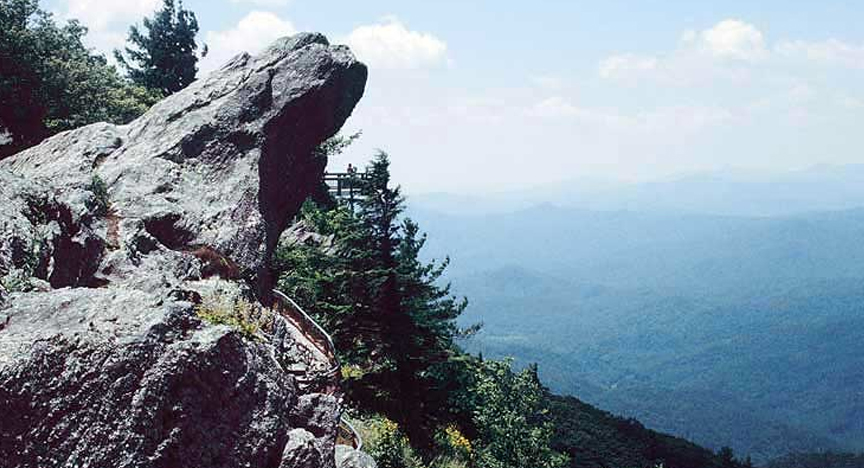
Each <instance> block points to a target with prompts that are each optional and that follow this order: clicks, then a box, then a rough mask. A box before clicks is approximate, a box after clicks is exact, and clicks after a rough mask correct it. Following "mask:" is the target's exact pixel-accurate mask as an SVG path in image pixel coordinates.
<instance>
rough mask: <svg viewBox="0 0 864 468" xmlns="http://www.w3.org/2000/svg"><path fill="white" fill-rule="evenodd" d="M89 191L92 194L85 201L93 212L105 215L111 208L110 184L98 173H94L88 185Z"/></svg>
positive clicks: (96, 214)
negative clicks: (109, 197)
mask: <svg viewBox="0 0 864 468" xmlns="http://www.w3.org/2000/svg"><path fill="white" fill-rule="evenodd" d="M87 191H89V192H90V193H91V194H92V196H91V197H90V198H88V199H87V201H86V202H85V203H84V204H85V206H86V207H87V210H89V211H90V212H91V213H93V214H94V215H95V216H105V215H107V214H108V210H109V209H110V208H111V202H110V200H109V199H108V185H107V184H106V183H105V181H104V180H102V178H101V177H99V176H98V175H94V176H93V178H92V179H91V180H90V183H89V184H88V185H87Z"/></svg>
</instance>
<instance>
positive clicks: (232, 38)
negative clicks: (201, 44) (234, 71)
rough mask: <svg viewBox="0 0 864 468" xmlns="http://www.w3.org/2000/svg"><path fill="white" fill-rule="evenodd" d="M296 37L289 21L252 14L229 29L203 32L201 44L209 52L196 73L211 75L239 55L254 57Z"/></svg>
mask: <svg viewBox="0 0 864 468" xmlns="http://www.w3.org/2000/svg"><path fill="white" fill-rule="evenodd" d="M296 33H297V29H296V28H294V25H293V24H292V23H291V22H290V21H288V20H283V19H282V18H280V17H279V16H278V15H276V14H274V13H270V12H265V11H252V12H250V13H249V14H247V15H246V16H244V17H243V18H242V19H241V20H240V21H239V22H238V23H237V25H236V26H234V27H233V28H231V29H228V30H225V31H208V32H207V34H206V35H205V38H206V40H205V42H206V43H207V47H208V48H209V49H210V50H209V53H208V54H207V57H205V58H204V59H203V60H201V62H200V69H201V71H202V72H203V73H206V72H209V71H212V70H214V69H216V68H218V67H220V66H222V65H223V64H224V63H225V62H227V61H228V60H229V59H230V58H231V57H233V56H235V55H237V54H238V53H240V52H249V53H250V54H255V53H257V52H260V51H261V50H263V49H264V48H265V47H267V46H268V45H270V44H271V43H272V42H273V41H275V40H276V39H278V38H280V37H283V36H290V35H293V34H296Z"/></svg>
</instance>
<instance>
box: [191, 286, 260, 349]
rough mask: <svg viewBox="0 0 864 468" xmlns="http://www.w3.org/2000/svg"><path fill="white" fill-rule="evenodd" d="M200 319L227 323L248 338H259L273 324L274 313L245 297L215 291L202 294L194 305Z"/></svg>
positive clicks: (219, 323) (220, 323) (216, 323)
mask: <svg viewBox="0 0 864 468" xmlns="http://www.w3.org/2000/svg"><path fill="white" fill-rule="evenodd" d="M195 313H196V315H198V317H199V318H201V319H202V320H204V321H206V322H209V323H211V324H213V325H227V326H229V327H232V328H234V329H235V330H237V331H238V332H240V334H241V335H243V336H244V337H246V338H248V339H254V340H258V339H260V332H261V331H268V330H270V329H271V328H272V326H273V319H274V315H273V312H272V311H270V310H269V309H265V308H264V307H261V306H260V305H258V304H253V303H252V302H249V301H247V300H245V299H242V298H238V297H232V296H231V295H228V294H226V293H220V292H216V293H213V294H211V295H207V296H204V297H203V298H202V299H201V303H200V304H198V305H197V306H196V307H195Z"/></svg>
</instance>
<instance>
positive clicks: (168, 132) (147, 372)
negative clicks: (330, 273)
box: [0, 34, 366, 467]
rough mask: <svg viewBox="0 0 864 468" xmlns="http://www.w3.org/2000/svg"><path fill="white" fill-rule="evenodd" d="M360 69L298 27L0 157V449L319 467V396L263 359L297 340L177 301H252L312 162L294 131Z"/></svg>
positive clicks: (343, 108) (167, 462)
mask: <svg viewBox="0 0 864 468" xmlns="http://www.w3.org/2000/svg"><path fill="white" fill-rule="evenodd" d="M365 82H366V67H365V66H364V65H363V64H361V63H359V62H357V61H356V60H355V59H354V57H353V55H352V54H351V53H350V51H349V50H348V49H347V48H345V47H341V46H331V45H329V44H328V43H327V41H326V39H325V38H324V37H323V36H321V35H315V34H301V35H297V36H294V37H291V38H285V39H282V40H279V41H277V42H276V43H275V44H274V45H273V46H271V47H270V48H269V49H268V50H267V51H265V52H264V53H262V54H261V55H259V56H257V57H251V56H249V55H240V56H237V57H235V58H234V59H232V60H231V62H229V63H228V64H226V65H225V66H224V67H222V68H221V69H220V70H217V71H215V72H213V73H212V74H211V75H210V76H208V77H206V78H204V79H201V80H199V81H197V82H195V83H193V84H192V85H191V86H190V87H189V88H187V89H186V90H184V91H182V92H180V93H178V94H175V95H173V96H171V97H169V98H167V99H165V100H164V101H162V102H161V103H159V104H158V105H156V106H154V107H153V109H151V110H150V111H149V112H147V113H146V114H145V115H144V116H142V117H141V118H139V119H138V120H136V121H134V122H132V123H131V124H129V125H126V126H115V125H110V124H94V125H90V126H87V127H84V128H81V129H78V130H74V131H70V132H66V133H62V134H59V135H57V136H55V137H53V138H51V139H49V140H46V141H45V142H43V143H42V144H41V145H39V146H36V147H33V148H30V149H28V150H26V151H24V152H22V153H19V154H17V155H15V156H13V157H11V158H9V159H6V160H3V161H2V162H0V206H2V210H0V278H2V286H0V460H3V462H2V463H0V464H2V465H3V466H21V467H37V466H38V467H50V466H116V467H175V466H207V467H221V466H225V467H229V466H230V467H235V466H256V467H257V466H261V467H279V466H309V467H313V466H314V467H328V466H332V465H333V452H334V450H333V444H334V442H335V432H336V431H335V428H336V423H337V420H338V415H339V411H340V409H339V400H338V396H332V395H325V394H317V393H313V392H304V391H302V390H299V389H298V386H297V383H296V382H295V380H294V378H293V377H292V376H291V375H289V374H287V373H285V372H284V370H283V369H284V367H283V365H284V364H285V363H286V362H289V361H291V360H294V359H300V358H301V356H302V357H303V358H306V359H308V358H309V356H313V358H314V356H315V354H314V353H308V352H306V353H303V352H300V350H298V351H297V352H296V353H294V352H292V351H291V350H292V349H295V350H296V348H297V346H293V345H292V343H285V341H286V340H289V341H290V340H291V335H292V334H291V333H277V334H272V333H271V334H267V333H262V334H261V336H259V337H258V338H257V339H249V338H248V337H244V336H242V335H241V334H240V333H238V332H237V331H235V330H233V329H232V328H230V327H227V326H214V325H210V324H208V323H205V322H202V321H201V320H200V319H199V318H198V317H197V315H196V313H195V307H196V303H198V302H199V301H200V300H201V298H202V297H206V296H207V295H208V294H214V291H216V290H224V291H231V294H234V295H235V296H238V297H239V296H242V295H244V294H245V295H246V296H249V297H251V296H252V294H250V293H252V292H257V293H258V295H257V296H258V297H259V298H260V299H261V300H262V302H263V303H265V304H266V303H267V302H268V301H269V299H270V298H269V291H270V288H271V287H272V279H271V277H270V274H269V262H270V257H271V254H272V251H273V249H274V248H275V246H276V242H277V240H278V238H279V236H280V235H281V233H282V231H283V230H284V229H285V227H286V225H287V224H288V223H289V222H290V220H291V218H292V217H293V216H294V214H296V212H297V211H298V209H299V206H300V204H301V203H302V202H303V200H304V199H305V198H306V197H307V196H308V194H309V193H310V192H311V191H312V189H313V188H314V187H315V186H316V184H318V182H319V181H320V177H321V173H322V172H323V170H324V166H325V165H326V160H324V159H323V157H321V156H320V155H317V154H316V152H315V151H314V148H315V147H316V146H317V145H318V144H319V143H320V142H322V141H323V140H325V139H326V138H328V137H330V136H332V135H333V134H335V133H336V132H337V131H338V130H339V128H340V127H341V126H342V124H343V123H344V122H345V120H346V119H347V118H348V116H349V115H350V114H351V112H352V110H353V108H354V106H355V105H356V103H357V102H358V100H359V99H360V98H361V96H362V94H363V90H364V86H365ZM262 293H263V294H262ZM274 320H275V321H276V324H275V325H274V326H273V328H274V329H284V328H285V327H290V325H289V324H288V323H287V322H284V321H282V320H281V319H280V318H278V317H277V318H275V319H274ZM292 353H293V354H292ZM310 365H312V366H313V367H314V363H312V364H310ZM321 366H322V365H319V366H318V367H321ZM323 366H324V367H326V363H325V364H323ZM309 401H316V402H318V403H317V404H316V405H310V404H308V402H309Z"/></svg>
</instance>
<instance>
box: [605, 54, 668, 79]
mask: <svg viewBox="0 0 864 468" xmlns="http://www.w3.org/2000/svg"><path fill="white" fill-rule="evenodd" d="M658 62H659V60H658V59H657V58H656V57H652V56H646V55H636V54H621V55H613V56H611V57H608V58H606V59H604V60H603V61H602V62H600V76H601V77H603V78H617V77H626V76H632V75H634V74H637V75H639V74H642V73H643V72H650V71H653V70H655V69H657V64H658Z"/></svg>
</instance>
